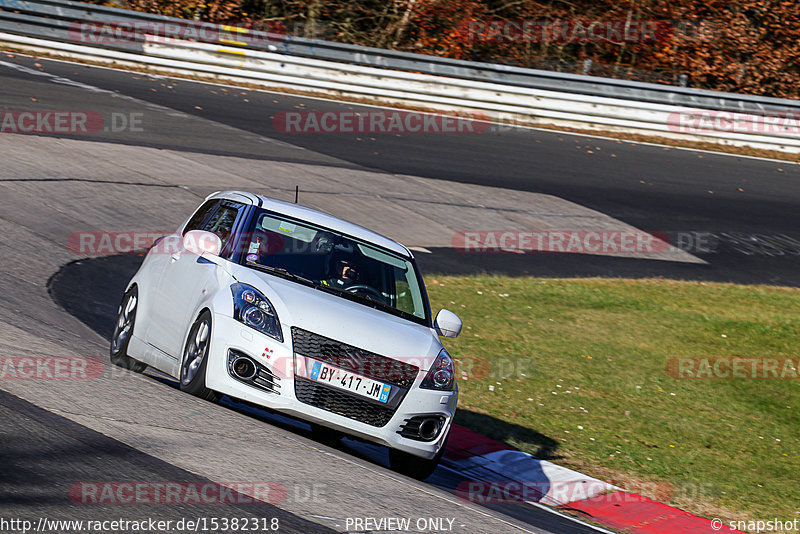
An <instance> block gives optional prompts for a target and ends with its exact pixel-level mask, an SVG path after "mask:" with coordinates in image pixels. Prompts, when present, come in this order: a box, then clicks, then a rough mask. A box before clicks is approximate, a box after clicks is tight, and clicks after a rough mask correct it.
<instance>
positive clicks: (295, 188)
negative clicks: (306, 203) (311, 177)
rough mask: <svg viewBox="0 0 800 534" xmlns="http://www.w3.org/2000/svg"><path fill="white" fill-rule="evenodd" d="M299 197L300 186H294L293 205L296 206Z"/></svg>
mask: <svg viewBox="0 0 800 534" xmlns="http://www.w3.org/2000/svg"><path fill="white" fill-rule="evenodd" d="M299 196H300V186H299V185H296V186H294V203H295V204H297V199H298V197H299Z"/></svg>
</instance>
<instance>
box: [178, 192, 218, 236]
mask: <svg viewBox="0 0 800 534" xmlns="http://www.w3.org/2000/svg"><path fill="white" fill-rule="evenodd" d="M219 203H220V200H219V199H215V200H209V201H208V202H206V203H205V204H203V205H202V206H200V208H199V209H198V210H197V211H196V212H195V213H194V215H192V218H191V219H189V222H188V223H186V228H184V229H183V233H184V234H185V233H186V232H188V231H190V230H200V229H202V227H203V223H204V222H205V220H206V219H207V218H208V215H209V214H210V213H211V212H212V211H213V210H214V208H216V207H217V206H218V205H219Z"/></svg>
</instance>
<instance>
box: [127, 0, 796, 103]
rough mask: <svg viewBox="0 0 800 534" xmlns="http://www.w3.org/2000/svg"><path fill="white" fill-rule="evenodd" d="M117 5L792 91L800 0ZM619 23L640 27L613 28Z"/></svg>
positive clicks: (231, 0)
mask: <svg viewBox="0 0 800 534" xmlns="http://www.w3.org/2000/svg"><path fill="white" fill-rule="evenodd" d="M116 1H117V2H125V0H116ZM117 5H119V3H117ZM124 6H125V7H128V8H131V9H136V10H142V11H148V12H151V13H161V14H165V15H172V16H179V17H184V18H190V19H195V20H203V21H212V22H230V21H237V22H244V21H249V22H270V23H279V24H280V27H282V28H285V29H286V31H287V32H288V33H290V34H293V35H299V36H305V37H314V38H320V39H327V40H334V41H340V42H347V43H355V44H360V45H366V46H376V47H382V48H393V49H397V50H405V51H410V52H417V53H423V54H433V55H438V56H445V57H452V58H459V59H468V60H474V61H485V62H494V63H503V64H509V65H518V66H524V67H533V68H545V69H550V70H559V71H565V72H575V73H582V72H583V73H588V74H593V75H600V76H612V77H619V78H629V79H638V80H644V81H652V82H659V83H669V84H677V83H679V81H680V80H681V75H684V81H687V82H688V85H690V86H692V87H702V88H709V89H717V90H722V91H731V92H738V93H751V94H763V95H769V96H779V97H787V98H798V92H799V90H798V87H800V5H798V4H797V3H796V2H795V1H779V0H733V1H718V0H710V1H702V0H638V1H637V0H613V1H612V0H574V1H571V2H562V1H559V2H557V1H541V2H537V1H526V0H521V1H498V0H325V1H322V0H215V1H204V0H173V1H169V0H127V2H126V3H124ZM526 24H527V25H526ZM592 24H594V26H591V25H592ZM590 27H591V28H593V29H592V30H589V28H590ZM521 28H527V29H532V31H530V32H528V33H525V32H521V31H520V29H521ZM598 28H600V30H599V31H598ZM620 28H623V30H624V29H626V28H627V29H628V30H630V29H631V28H633V29H634V30H636V31H632V32H631V34H632V36H633V37H631V38H619V35H618V32H619V30H620ZM642 28H644V29H645V31H644V32H641V31H638V30H640V29H642ZM548 32H549V33H548ZM587 32H588V33H587ZM637 36H638V37H637Z"/></svg>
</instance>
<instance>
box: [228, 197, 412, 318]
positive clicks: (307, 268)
mask: <svg viewBox="0 0 800 534" xmlns="http://www.w3.org/2000/svg"><path fill="white" fill-rule="evenodd" d="M244 246H245V250H244V251H243V252H244V258H243V263H244V264H245V265H247V266H249V267H251V268H255V269H261V270H265V271H268V272H271V273H272V274H275V275H277V276H282V277H284V278H287V279H290V280H294V281H297V282H300V283H305V284H307V285H313V286H314V287H316V288H317V289H320V290H323V291H327V292H330V293H333V294H336V295H339V296H341V297H344V298H347V299H349V300H353V301H356V302H359V303H361V304H364V305H366V306H371V307H373V308H377V309H381V310H383V311H386V312H389V313H392V314H394V315H398V316H401V317H405V318H407V319H410V320H412V321H414V322H417V323H421V324H426V321H427V315H426V306H425V300H424V298H423V293H422V288H421V286H420V282H419V276H418V275H417V270H416V268H415V265H414V262H413V261H411V260H410V259H408V258H405V257H403V256H400V255H398V254H395V253H393V252H391V251H388V250H386V249H383V248H380V247H378V246H376V245H372V244H370V243H368V242H365V241H361V240H358V239H355V238H353V237H349V236H346V235H343V234H341V233H339V232H336V231H333V230H330V229H327V228H322V227H318V226H314V225H312V224H309V223H306V222H301V221H297V220H294V219H290V218H287V217H284V216H282V215H278V214H275V213H271V212H268V211H266V210H259V212H258V213H257V215H256V217H255V219H254V223H253V226H252V227H251V230H250V232H249V233H248V234H247V235H246V241H245V243H244Z"/></svg>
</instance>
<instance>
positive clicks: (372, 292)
mask: <svg viewBox="0 0 800 534" xmlns="http://www.w3.org/2000/svg"><path fill="white" fill-rule="evenodd" d="M345 291H349V292H350V293H366V294H367V295H369V296H371V297H375V299H376V300H378V301H379V302H382V303H384V304H388V302H386V298H385V297H384V296H383V295H381V294H380V293H379V292H378V290H377V289H375V288H374V287H372V286H368V285H367V284H355V285H352V286H350V287H348V288H347V289H345Z"/></svg>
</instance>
